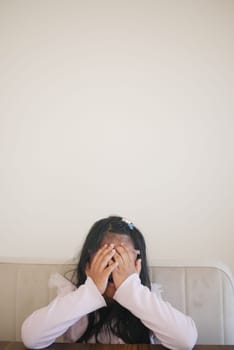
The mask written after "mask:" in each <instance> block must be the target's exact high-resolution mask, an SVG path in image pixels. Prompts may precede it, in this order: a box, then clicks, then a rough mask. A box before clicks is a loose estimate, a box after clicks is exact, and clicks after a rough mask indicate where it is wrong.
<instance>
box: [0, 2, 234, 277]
mask: <svg viewBox="0 0 234 350" xmlns="http://www.w3.org/2000/svg"><path fill="white" fill-rule="evenodd" d="M233 36H234V1H232V0H202V1H187V0H178V1H167V0H161V1H157V0H134V1H133V0H132V1H131V0H115V1H114V0H106V1H104V0H93V1H89V0H76V1H75V0H74V1H69V0H56V1H55V0H53V1H52V0H47V1H45V0H41V1H39V0H38V1H36V0H19V1H16V0H15V1H13V0H1V1H0V59H1V62H0V63H1V64H0V167H1V171H0V256H1V257H19V258H31V257H32V258H43V259H65V260H66V259H70V258H73V257H74V256H75V255H76V253H77V252H78V250H79V248H80V245H81V243H82V242H83V239H84V237H85V235H86V233H87V232H88V230H89V228H90V225H91V224H92V223H93V222H94V221H95V220H97V219H99V218H101V217H104V216H106V215H109V214H119V215H123V216H126V217H127V218H129V219H131V220H132V221H133V222H134V223H135V224H136V225H137V226H138V227H139V228H140V229H141V230H142V232H143V233H144V235H145V238H146V242H147V244H148V252H149V257H150V260H153V259H180V260H181V259H195V260H199V259H202V260H204V259H205V260H208V261H209V260H212V261H214V260H215V261H216V260H220V261H223V262H224V263H226V264H228V265H229V266H230V267H231V269H232V271H234V254H233V246H234V235H233V231H234V218H233V207H234V180H233V179H234V166H233V164H234V162H233V148H234V137H233V132H234V40H233Z"/></svg>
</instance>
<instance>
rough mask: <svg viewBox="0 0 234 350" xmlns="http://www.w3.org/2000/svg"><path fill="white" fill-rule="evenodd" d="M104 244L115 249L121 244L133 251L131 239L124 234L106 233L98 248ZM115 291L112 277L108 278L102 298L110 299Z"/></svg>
mask: <svg viewBox="0 0 234 350" xmlns="http://www.w3.org/2000/svg"><path fill="white" fill-rule="evenodd" d="M104 244H107V245H110V244H114V247H117V246H120V245H121V244H124V245H125V246H127V247H129V248H130V249H133V250H135V248H134V244H133V241H132V239H131V238H130V237H129V236H128V235H124V234H118V233H112V232H108V233H107V234H106V235H105V236H104V238H103V240H102V242H101V244H100V247H102V246H103V245H104ZM115 291H116V287H115V284H114V282H113V280H112V277H111V276H110V278H109V281H108V284H107V288H106V290H105V293H104V297H106V298H107V299H112V297H113V295H114V294H115Z"/></svg>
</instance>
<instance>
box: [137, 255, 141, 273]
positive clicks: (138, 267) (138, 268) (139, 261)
mask: <svg viewBox="0 0 234 350" xmlns="http://www.w3.org/2000/svg"><path fill="white" fill-rule="evenodd" d="M136 270H137V273H138V275H140V272H141V259H137V261H136Z"/></svg>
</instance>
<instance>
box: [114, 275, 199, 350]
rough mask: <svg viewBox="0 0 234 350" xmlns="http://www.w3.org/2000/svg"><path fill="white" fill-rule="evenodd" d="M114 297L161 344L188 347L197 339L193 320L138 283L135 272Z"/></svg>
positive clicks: (178, 348) (177, 348)
mask: <svg viewBox="0 0 234 350" xmlns="http://www.w3.org/2000/svg"><path fill="white" fill-rule="evenodd" d="M114 299H115V300H116V301H117V302H118V303H119V304H121V305H122V306H123V307H125V308H126V309H128V310H129V311H131V312H132V314H134V315H135V316H136V317H138V318H139V319H140V320H141V321H142V323H143V324H144V325H145V326H146V327H148V328H149V329H150V330H151V331H152V332H153V333H154V334H155V336H156V337H157V339H158V340H159V341H160V342H161V344H162V345H164V346H165V347H167V348H169V349H172V350H189V349H192V348H193V347H194V345H195V343H196V341H197V329H196V326H195V323H194V321H193V320H192V319H191V318H190V317H189V316H186V315H185V314H183V313H182V312H180V311H179V310H177V309H175V308H174V307H172V306H171V305H170V304H169V303H168V302H165V301H163V299H162V298H160V297H159V296H158V295H157V294H155V293H154V292H151V291H150V289H149V288H148V287H146V286H143V285H142V284H141V281H140V278H139V276H138V274H132V275H131V276H129V277H128V278H127V279H126V280H125V281H124V282H123V283H122V284H121V285H120V287H119V288H118V289H117V291H116V293H115V295H114Z"/></svg>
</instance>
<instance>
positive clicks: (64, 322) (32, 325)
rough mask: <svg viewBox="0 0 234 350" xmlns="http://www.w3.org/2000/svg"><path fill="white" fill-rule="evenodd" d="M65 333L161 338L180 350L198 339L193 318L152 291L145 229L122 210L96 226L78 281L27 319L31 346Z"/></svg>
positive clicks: (89, 337)
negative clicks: (120, 215) (135, 223)
mask: <svg viewBox="0 0 234 350" xmlns="http://www.w3.org/2000/svg"><path fill="white" fill-rule="evenodd" d="M64 291H65V292H64ZM61 335H63V337H64V340H65V341H68V342H84V343H109V344H111V343H112V344H114V343H161V344H162V345H164V346H165V347H167V348H170V349H175V350H177V349H178V350H183V349H185V350H187V349H191V348H192V347H193V346H194V345H195V343H196V340H197V330H196V326H195V324H194V321H193V320H192V319H191V318H190V317H189V316H186V315H185V314H183V313H182V312H180V311H178V310H176V309H175V308H173V307H172V306H171V305H170V304H169V303H167V302H165V301H163V300H162V299H161V297H160V296H159V295H158V293H155V292H152V291H151V284H150V278H149V272H148V266H147V258H146V247H145V241H144V238H143V235H142V234H141V232H140V231H139V230H138V229H137V228H136V227H135V226H134V225H133V224H132V223H131V222H129V221H128V220H126V219H123V218H121V217H118V216H110V217H108V218H105V219H102V220H99V221H97V222H96V223H95V224H94V225H93V226H92V228H91V230H90V232H89V233H88V236H87V237H86V240H85V242H84V245H83V248H82V251H81V255H80V260H79V263H78V266H77V284H76V287H75V286H74V285H72V284H71V283H70V282H68V281H67V284H66V285H65V289H63V290H62V293H59V295H58V296H57V297H56V298H55V299H54V300H53V301H52V302H51V303H50V304H49V305H48V306H46V307H43V308H41V309H39V310H37V311H35V312H34V313H33V314H32V315H30V316H29V317H28V318H27V319H26V320H25V321H24V323H23V325H22V339H23V342H24V344H25V346H26V347H29V348H34V349H40V348H45V347H47V346H49V345H51V344H52V343H53V342H55V340H56V338H57V337H59V336H61Z"/></svg>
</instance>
